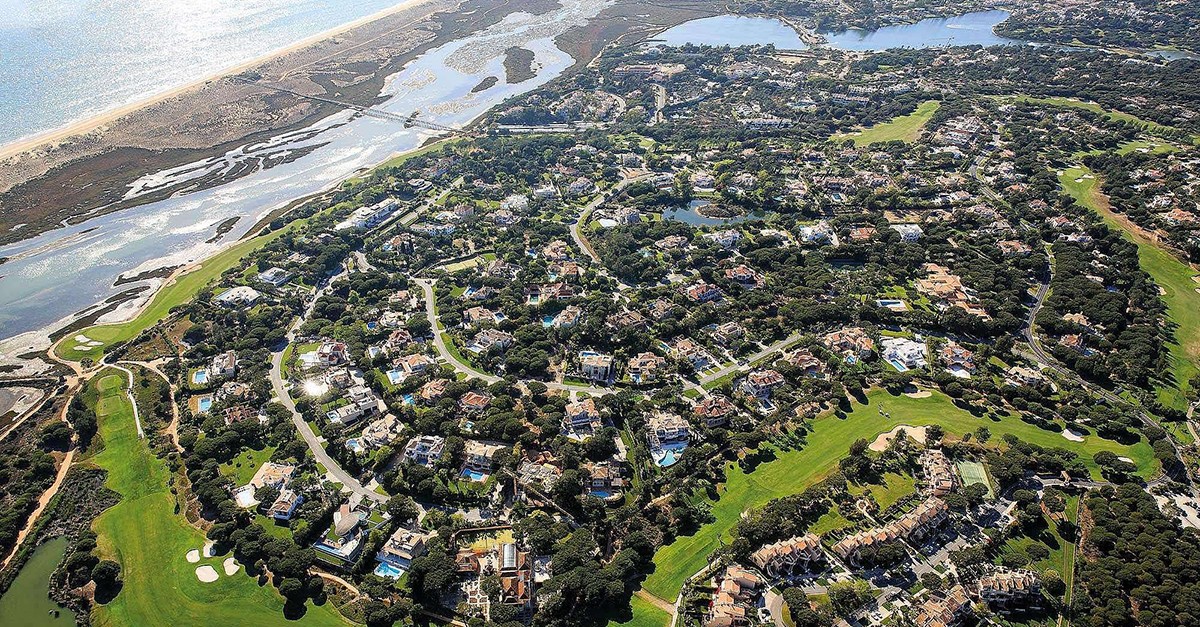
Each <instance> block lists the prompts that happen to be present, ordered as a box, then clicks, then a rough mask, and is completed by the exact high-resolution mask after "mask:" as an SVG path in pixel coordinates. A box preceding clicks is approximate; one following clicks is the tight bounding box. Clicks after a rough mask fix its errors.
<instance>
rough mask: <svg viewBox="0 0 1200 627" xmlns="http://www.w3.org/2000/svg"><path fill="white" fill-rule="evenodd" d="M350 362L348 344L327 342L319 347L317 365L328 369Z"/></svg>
mask: <svg viewBox="0 0 1200 627" xmlns="http://www.w3.org/2000/svg"><path fill="white" fill-rule="evenodd" d="M347 361H350V357H349V354H348V353H347V348H346V344H345V343H343V342H333V341H325V342H321V345H320V346H319V347H317V358H316V363H317V364H318V365H320V366H324V367H326V368H328V367H331V366H337V365H340V364H344V363H346V362H347Z"/></svg>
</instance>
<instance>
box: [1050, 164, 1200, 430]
mask: <svg viewBox="0 0 1200 627" xmlns="http://www.w3.org/2000/svg"><path fill="white" fill-rule="evenodd" d="M1090 174H1091V170H1089V169H1088V168H1086V167H1082V166H1081V167H1075V168H1068V169H1066V170H1063V174H1062V176H1060V177H1059V181H1060V182H1061V183H1062V186H1063V190H1064V191H1066V192H1067V193H1068V194H1070V195H1071V197H1072V198H1074V199H1075V202H1077V203H1079V204H1080V205H1082V206H1084V207H1086V208H1088V209H1091V210H1092V211H1094V212H1096V213H1097V214H1098V215H1099V216H1100V217H1102V218H1103V219H1104V221H1105V222H1106V223H1107V224H1108V225H1109V226H1110V227H1112V228H1114V229H1118V230H1120V231H1123V232H1124V233H1125V236H1126V237H1128V238H1129V240H1130V241H1132V242H1133V243H1135V244H1137V247H1138V260H1139V261H1140V263H1141V266H1142V269H1143V270H1145V271H1146V272H1147V273H1148V274H1149V275H1150V277H1151V278H1153V279H1154V282H1155V283H1157V284H1158V286H1159V287H1160V288H1162V291H1163V296H1162V298H1163V301H1164V302H1165V303H1166V304H1167V318H1168V319H1169V320H1170V321H1171V323H1172V324H1174V325H1175V341H1174V342H1172V343H1170V344H1168V345H1167V349H1168V351H1169V353H1170V368H1169V371H1170V380H1168V381H1163V382H1161V384H1160V385H1159V386H1158V400H1159V402H1161V403H1163V404H1164V405H1168V406H1171V407H1175V408H1177V409H1186V408H1187V399H1186V398H1185V397H1184V393H1185V392H1186V391H1187V390H1188V388H1189V386H1188V380H1189V379H1191V378H1192V377H1193V376H1195V375H1196V373H1197V372H1198V371H1200V370H1198V369H1197V365H1196V364H1197V359H1200V293H1197V292H1196V289H1197V288H1200V283H1197V282H1196V281H1195V280H1194V279H1193V277H1195V276H1196V274H1197V273H1196V272H1195V271H1194V270H1193V269H1192V268H1191V266H1189V265H1187V264H1185V263H1183V262H1182V261H1180V260H1179V259H1177V258H1176V257H1175V256H1174V255H1172V254H1171V253H1169V252H1167V251H1166V250H1164V249H1163V248H1162V247H1161V246H1159V245H1158V244H1157V243H1156V242H1154V241H1153V240H1152V239H1151V238H1150V237H1148V236H1147V235H1146V234H1145V232H1144V231H1143V230H1142V229H1140V228H1138V227H1137V226H1136V225H1134V224H1132V223H1130V222H1129V221H1128V219H1126V218H1125V217H1124V216H1121V215H1118V214H1117V213H1115V212H1114V211H1113V210H1112V208H1111V207H1110V206H1109V204H1108V198H1106V197H1105V196H1104V194H1103V192H1101V191H1100V187H1099V184H1098V181H1097V179H1095V178H1083V177H1084V176H1087V175H1090Z"/></svg>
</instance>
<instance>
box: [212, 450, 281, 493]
mask: <svg viewBox="0 0 1200 627" xmlns="http://www.w3.org/2000/svg"><path fill="white" fill-rule="evenodd" d="M274 454H275V447H274V446H268V447H267V448H265V449H263V450H261V451H256V450H254V449H247V450H245V451H242V453H241V454H240V455H238V456H237V457H235V458H233V459H232V460H230V461H229V463H226V464H221V474H223V475H226V476H229V477H233V481H234V483H235V484H237V485H240V486H241V485H246V484H247V483H250V480H251V479H253V478H254V473H256V472H258V468H259V467H260V466H262V465H263V462H266V461H268V460H270V459H271V455H274Z"/></svg>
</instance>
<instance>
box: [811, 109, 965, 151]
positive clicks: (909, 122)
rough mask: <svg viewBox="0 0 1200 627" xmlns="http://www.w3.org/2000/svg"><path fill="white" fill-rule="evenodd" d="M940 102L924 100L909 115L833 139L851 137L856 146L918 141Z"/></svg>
mask: <svg viewBox="0 0 1200 627" xmlns="http://www.w3.org/2000/svg"><path fill="white" fill-rule="evenodd" d="M940 104H941V103H939V102H938V101H936V100H927V101H925V102H922V103H921V104H920V105H919V106H918V107H917V110H916V111H913V112H912V113H910V114H908V115H901V116H898V117H896V118H894V119H892V120H891V121H889V122H883V123H881V124H876V125H875V126H872V127H871V128H868V129H863V130H861V131H856V132H851V133H842V134H840V135H834V137H833V139H834V141H845V140H847V139H851V140H854V145H855V146H869V145H871V144H874V143H876V142H890V141H902V142H912V141H916V140H917V138H919V137H920V136H921V129H923V128H925V124H926V123H927V122H929V118H932V117H933V114H934V113H936V112H937V110H938V106H939V105H940Z"/></svg>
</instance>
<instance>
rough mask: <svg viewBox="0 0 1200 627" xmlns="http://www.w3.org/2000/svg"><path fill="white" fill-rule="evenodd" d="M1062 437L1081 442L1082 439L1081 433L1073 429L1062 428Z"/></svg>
mask: <svg viewBox="0 0 1200 627" xmlns="http://www.w3.org/2000/svg"><path fill="white" fill-rule="evenodd" d="M1062 437H1064V438H1066V439H1068V440H1070V441H1072V442H1082V441H1083V436H1082V435H1079V434H1078V433H1075V432H1074V431H1071V430H1070V429H1063V432H1062Z"/></svg>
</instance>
